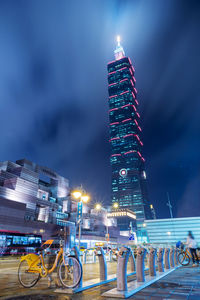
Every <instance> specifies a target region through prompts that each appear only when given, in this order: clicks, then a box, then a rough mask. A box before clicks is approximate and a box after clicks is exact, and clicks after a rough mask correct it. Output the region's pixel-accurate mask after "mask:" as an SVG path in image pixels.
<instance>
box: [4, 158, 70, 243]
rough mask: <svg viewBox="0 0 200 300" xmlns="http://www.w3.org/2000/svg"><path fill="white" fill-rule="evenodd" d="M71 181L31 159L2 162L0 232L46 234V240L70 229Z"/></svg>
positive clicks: (44, 236) (44, 237)
mask: <svg viewBox="0 0 200 300" xmlns="http://www.w3.org/2000/svg"><path fill="white" fill-rule="evenodd" d="M68 194H69V181H68V180H67V179H66V178H64V177H62V176H60V175H58V174H57V173H56V172H54V171H52V170H51V169H49V168H46V167H42V166H39V165H37V164H35V163H33V162H31V161H29V160H27V159H22V160H18V161H16V163H14V162H11V161H5V162H1V163H0V229H1V230H10V231H12V230H17V231H19V232H21V233H35V234H42V236H43V239H46V238H48V237H49V236H51V235H53V234H55V233H56V232H57V231H58V230H59V229H60V228H62V227H67V228H68V229H69V230H72V231H73V234H72V232H71V234H72V236H73V235H75V224H73V223H72V222H70V221H69V199H68Z"/></svg>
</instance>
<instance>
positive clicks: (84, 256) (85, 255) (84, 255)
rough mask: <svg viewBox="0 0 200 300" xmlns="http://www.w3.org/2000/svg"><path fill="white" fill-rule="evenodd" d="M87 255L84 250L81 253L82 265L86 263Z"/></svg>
mask: <svg viewBox="0 0 200 300" xmlns="http://www.w3.org/2000/svg"><path fill="white" fill-rule="evenodd" d="M87 253H88V251H87V250H85V251H84V252H83V264H86V263H87Z"/></svg>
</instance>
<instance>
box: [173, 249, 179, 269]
mask: <svg viewBox="0 0 200 300" xmlns="http://www.w3.org/2000/svg"><path fill="white" fill-rule="evenodd" d="M174 264H175V266H178V265H179V262H178V249H174Z"/></svg>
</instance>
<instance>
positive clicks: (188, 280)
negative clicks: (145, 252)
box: [0, 267, 200, 300]
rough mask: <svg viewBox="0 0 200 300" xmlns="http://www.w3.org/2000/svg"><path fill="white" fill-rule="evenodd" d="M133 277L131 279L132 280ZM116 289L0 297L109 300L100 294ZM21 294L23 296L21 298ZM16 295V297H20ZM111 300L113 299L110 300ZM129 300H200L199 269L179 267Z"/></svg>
mask: <svg viewBox="0 0 200 300" xmlns="http://www.w3.org/2000/svg"><path fill="white" fill-rule="evenodd" d="M133 279H134V276H133V277H132V280H133ZM114 287H116V281H115V282H112V283H110V284H106V285H103V286H101V287H95V288H93V289H91V290H87V291H84V292H82V293H79V294H75V295H72V296H71V295H70V296H68V295H66V294H65V295H64V294H59V295H58V294H55V293H54V288H53V289H47V288H44V287H43V288H42V289H41V290H40V289H38V288H37V286H36V287H35V288H32V289H28V290H26V289H20V291H18V292H20V294H21V296H17V295H16V294H18V293H15V295H16V296H15V295H13V296H7V297H0V298H1V299H10V300H11V299H12V300H48V299H50V300H51V299H52V300H75V299H77V300H81V299H83V300H90V299H91V300H96V299H97V300H100V299H101V300H103V299H110V300H111V298H103V297H101V294H102V293H104V292H105V291H107V290H109V289H111V288H114ZM22 292H23V296H22ZM20 294H18V295H20ZM112 299H113V298H112ZM129 299H138V300H139V299H143V300H159V299H160V300H165V299H170V300H179V299H181V300H182V299H190V300H193V299H195V300H200V268H199V267H184V268H183V267H181V268H179V269H177V270H175V271H174V272H172V273H171V274H169V275H167V276H166V277H164V278H162V279H161V280H159V281H158V282H156V283H154V284H152V285H151V286H149V287H147V288H145V289H144V290H142V291H140V292H138V293H137V294H135V295H134V296H132V297H130V298H129Z"/></svg>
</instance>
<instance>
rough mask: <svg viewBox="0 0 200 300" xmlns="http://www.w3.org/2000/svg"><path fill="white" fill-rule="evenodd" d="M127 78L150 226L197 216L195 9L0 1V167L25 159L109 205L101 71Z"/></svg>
mask: <svg viewBox="0 0 200 300" xmlns="http://www.w3.org/2000/svg"><path fill="white" fill-rule="evenodd" d="M117 34H120V35H121V37H122V45H123V47H124V50H125V53H126V55H127V56H129V57H130V58H131V60H132V62H133V65H134V67H135V70H136V73H135V77H136V81H137V82H136V88H137V90H138V101H139V103H140V105H139V112H140V114H141V123H140V125H141V127H142V129H143V142H144V148H143V155H144V157H145V159H146V172H147V178H148V191H149V198H150V202H151V203H153V204H154V206H155V209H156V213H157V217H162V218H163V217H169V210H168V208H167V206H166V202H167V196H166V193H167V192H169V195H170V198H171V202H172V204H173V213H174V216H177V217H181V216H199V215H200V115H199V112H200V83H199V80H200V39H199V37H200V1H192V0H189V1H184V0H167V1H166V0H144V1H136V0H131V1H126V0H121V1H112V0H91V1H88V0H84V1H81V0H79V1H77V0H65V1H63V0H59V1H58V0H54V1H51V0H47V1H43V0H38V1H37V0H28V1H27V0H24V1H20V0H17V1H16V0H13V1H10V0H4V1H0V100H1V101H0V112H1V115H0V127H1V147H0V161H4V160H11V161H15V160H17V159H20V158H27V159H29V160H32V161H34V162H36V163H38V164H40V165H44V166H47V167H49V168H52V169H53V170H55V171H56V172H58V173H59V174H61V175H62V176H65V177H67V178H68V179H69V180H70V183H71V186H77V185H80V184H83V187H84V188H85V189H86V190H87V191H88V192H90V193H91V195H92V197H93V200H94V201H95V202H98V201H101V202H102V203H103V204H104V205H106V204H109V202H110V183H111V172H110V166H109V156H110V149H109V142H108V139H109V127H108V124H109V119H108V91H107V69H106V68H107V63H108V62H109V61H111V60H113V59H114V55H113V50H114V48H115V37H116V35H117Z"/></svg>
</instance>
